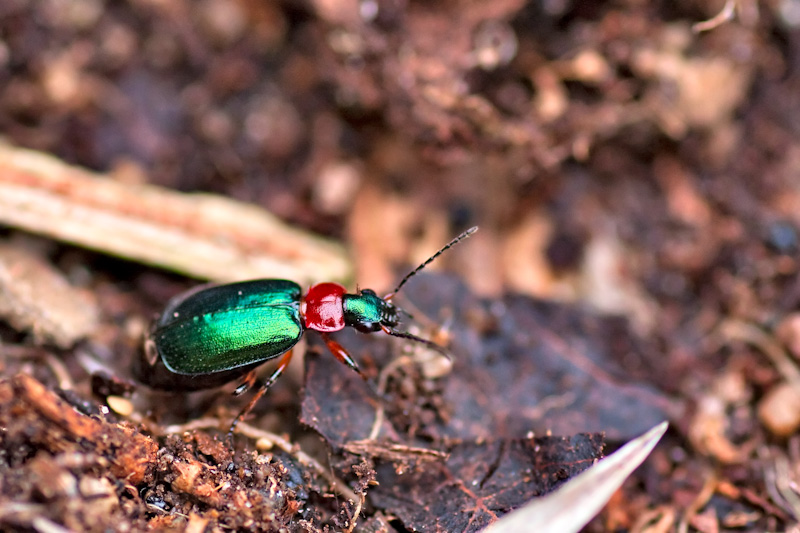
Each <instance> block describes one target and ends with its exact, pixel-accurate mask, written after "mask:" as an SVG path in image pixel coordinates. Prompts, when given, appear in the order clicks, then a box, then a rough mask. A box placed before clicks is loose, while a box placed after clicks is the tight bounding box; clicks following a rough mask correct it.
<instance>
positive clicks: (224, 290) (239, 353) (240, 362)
mask: <svg viewBox="0 0 800 533" xmlns="http://www.w3.org/2000/svg"><path fill="white" fill-rule="evenodd" d="M302 333H303V326H302V322H301V319H300V286H299V285H298V284H297V283H294V282H293V281H286V280H276V279H268V280H255V281H245V282H240V283H232V284H229V285H219V286H216V287H210V288H207V289H204V290H201V291H199V292H196V293H194V294H190V295H189V297H182V298H181V299H180V300H178V301H175V302H172V303H170V305H169V306H168V307H167V308H166V309H165V310H164V313H163V314H162V315H161V317H160V318H159V319H158V321H157V322H156V327H155V329H154V331H153V333H152V339H153V341H154V342H155V345H156V347H157V348H158V353H159V355H160V356H161V358H162V359H163V360H164V364H165V365H166V367H167V368H168V369H169V370H170V371H171V372H174V373H175V374H184V375H197V374H211V373H214V372H224V371H226V370H232V369H235V368H241V367H243V366H248V365H250V364H253V363H261V362H264V361H266V360H268V359H271V358H273V357H277V356H278V355H280V354H282V353H284V352H286V351H287V350H289V348H291V347H292V346H294V345H295V344H297V341H299V340H300V336H301V335H302Z"/></svg>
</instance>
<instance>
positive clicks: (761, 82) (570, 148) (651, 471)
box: [0, 0, 800, 533]
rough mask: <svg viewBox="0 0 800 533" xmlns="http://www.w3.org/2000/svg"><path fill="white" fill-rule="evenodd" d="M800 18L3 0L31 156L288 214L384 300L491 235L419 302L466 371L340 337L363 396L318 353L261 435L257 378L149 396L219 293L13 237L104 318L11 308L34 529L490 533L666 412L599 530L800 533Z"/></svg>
mask: <svg viewBox="0 0 800 533" xmlns="http://www.w3.org/2000/svg"><path fill="white" fill-rule="evenodd" d="M726 6H727V7H726ZM727 8H732V10H730V12H729V14H730V17H727V18H725V17H721V16H720V17H718V15H719V14H720V13H722V14H724V13H725V12H726V11H725V9H727ZM721 10H722V11H721ZM795 11H796V7H793V5H792V3H791V2H778V1H773V2H761V3H757V2H755V1H754V0H738V1H736V0H733V1H729V2H727V4H725V5H723V4H722V3H720V2H695V1H690V2H682V3H674V2H642V1H636V0H622V1H619V2H558V1H555V2H552V1H551V2H539V3H536V2H529V3H526V2H523V1H521V0H500V1H496V2H470V1H464V0H462V1H455V0H447V1H443V2H436V3H429V2H409V1H404V0H377V1H361V2H358V1H356V0H311V1H308V2H291V1H282V2H255V1H251V0H235V1H230V0H201V1H199V2H188V1H186V0H177V1H171V2H158V1H154V0H129V1H126V2H102V1H100V0H84V1H81V2H70V1H68V0H46V1H40V2H26V1H24V0H6V1H4V2H2V5H0V133H1V134H2V136H3V138H4V141H5V142H7V143H10V144H12V145H14V146H18V147H21V148H27V149H34V150H38V151H41V152H44V153H47V154H52V155H53V156H55V157H57V158H59V159H61V160H63V161H65V162H67V163H69V164H74V165H78V166H81V167H85V168H88V169H91V170H94V171H97V172H100V173H102V174H103V175H105V176H107V178H108V179H109V180H116V181H119V182H121V183H126V184H130V186H131V187H135V186H136V185H137V184H140V183H145V182H146V183H149V184H153V185H158V186H162V187H164V188H168V189H173V190H178V191H185V192H198V191H202V192H207V193H212V194H217V195H221V196H226V197H230V198H234V199H237V200H240V201H243V202H247V203H251V204H255V205H257V206H260V207H261V208H263V209H265V210H267V211H269V212H271V213H273V214H275V215H277V216H278V217H280V218H281V219H282V220H284V221H286V222H288V223H290V224H293V225H295V226H297V227H299V228H302V229H304V230H306V231H309V232H314V233H317V234H322V235H325V236H327V237H330V238H332V239H336V240H339V241H341V242H343V243H344V244H345V245H346V246H347V247H348V249H349V251H350V253H351V256H352V259H353V263H354V267H355V272H356V279H355V280H353V283H352V286H351V287H349V288H350V289H354V288H355V286H356V285H357V286H358V287H360V288H365V287H370V288H374V289H375V290H376V291H378V293H379V294H385V293H388V292H389V291H390V290H392V288H393V287H394V285H395V284H396V283H397V280H398V279H400V278H401V277H402V275H403V274H404V273H406V272H408V271H409V269H410V268H413V267H414V266H415V265H417V264H419V263H420V262H421V261H423V260H424V259H425V258H426V257H429V256H430V255H431V254H432V253H433V252H435V251H436V250H437V249H438V248H439V247H441V246H442V245H443V244H445V243H446V242H447V241H448V240H449V239H450V238H452V237H453V236H455V235H457V234H458V233H460V232H461V231H463V230H464V229H466V228H468V227H470V226H473V225H478V226H479V227H480V231H479V232H478V233H476V234H475V235H474V236H472V237H470V238H469V239H468V240H467V241H465V242H464V243H462V244H459V245H458V246H456V247H454V248H453V249H452V250H448V251H447V252H446V253H445V254H444V255H443V256H442V257H441V258H440V259H437V260H436V261H435V262H434V263H433V264H432V265H431V266H430V267H429V268H426V270H425V271H424V272H423V273H421V274H419V275H417V276H414V278H412V279H411V280H410V281H409V282H408V284H407V286H405V287H404V288H403V290H402V292H401V293H400V294H399V295H398V297H397V300H396V303H397V304H398V305H399V306H400V307H402V308H403V309H404V310H406V311H407V312H408V314H410V315H412V316H413V319H408V318H407V317H405V316H404V318H405V319H406V322H405V323H404V325H403V327H404V328H405V329H404V330H403V331H410V332H411V333H413V334H415V335H418V336H420V337H423V338H426V339H433V340H434V341H435V342H436V343H437V344H439V345H441V346H444V347H446V351H447V354H448V355H449V357H450V360H448V359H447V358H444V357H442V356H441V355H438V354H437V352H436V351H435V350H429V349H426V347H425V345H424V344H422V343H414V342H408V341H407V340H404V339H398V338H391V337H389V336H386V335H383V334H382V333H375V334H372V335H361V334H357V333H355V332H353V331H347V332H343V333H342V334H336V336H335V338H336V340H337V341H338V342H339V343H340V344H341V345H342V346H344V347H345V348H346V349H347V350H348V352H349V353H350V354H352V355H353V357H354V359H355V360H356V361H357V362H358V363H359V365H360V367H361V370H362V372H363V373H364V375H365V376H366V380H362V379H361V378H359V376H358V375H357V374H355V373H354V372H352V371H351V370H349V369H347V368H346V367H345V366H344V365H340V364H338V362H337V361H336V360H335V358H333V357H330V354H329V353H327V348H326V346H325V343H324V342H323V341H322V340H321V339H320V337H319V336H317V335H314V334H313V332H309V333H308V334H307V335H305V339H304V343H303V344H304V346H303V347H301V348H300V349H299V350H298V352H300V354H304V357H300V354H298V355H297V356H296V357H295V359H296V361H297V363H295V364H293V365H292V366H291V367H290V368H289V371H288V372H287V375H285V376H283V377H282V378H281V380H279V381H278V382H277V383H276V384H275V386H274V387H272V389H270V391H269V392H268V393H267V394H266V395H265V396H264V397H263V398H262V399H261V400H260V401H259V402H258V403H257V404H256V406H255V408H254V409H253V411H252V413H250V415H249V416H248V418H247V420H246V421H245V423H244V424H242V427H241V428H240V431H238V432H237V434H236V435H235V436H234V437H233V439H231V440H229V439H228V438H227V436H226V432H227V428H228V426H229V424H230V422H231V421H232V420H233V418H234V417H235V416H236V414H237V413H238V412H239V411H240V409H241V408H242V407H243V406H244V405H245V404H246V403H247V402H248V400H249V398H250V397H251V396H248V394H252V393H247V394H245V395H244V396H243V397H231V392H233V390H234V389H235V388H236V386H237V385H238V384H239V383H237V382H232V383H230V384H229V385H226V386H225V387H223V388H222V389H211V390H207V391H200V392H192V393H185V392H181V391H167V392H163V391H162V392H159V391H154V390H151V389H149V388H148V387H146V386H144V385H142V384H141V383H138V382H136V381H135V380H134V379H133V375H132V372H131V368H132V366H133V362H134V361H135V360H137V358H141V357H142V342H141V341H142V337H143V335H144V334H145V333H146V332H147V329H148V326H147V324H148V323H149V321H150V320H151V318H152V317H153V316H156V315H157V314H158V313H159V312H160V311H161V310H162V309H163V308H164V306H165V305H166V303H167V302H168V301H169V299H170V298H171V297H173V296H175V295H176V294H179V293H181V292H182V291H184V290H188V289H190V288H191V287H193V286H195V285H196V284H197V282H196V281H192V280H189V279H187V278H185V277H183V276H181V275H179V274H175V273H167V272H164V271H162V270H159V269H157V268H153V267H151V266H147V265H143V264H137V263H134V262H130V261H125V260H122V259H116V258H111V257H109V256H107V255H106V254H104V253H103V250H95V251H89V250H84V249H81V248H79V247H75V246H73V245H70V244H69V243H59V242H55V241H53V240H49V239H47V238H44V237H41V236H35V235H33V234H32V233H30V232H31V231H32V230H31V228H25V227H23V228H22V229H18V228H11V227H5V228H0V237H2V238H3V240H4V241H7V242H6V243H4V245H3V246H4V247H5V246H11V247H18V248H24V249H26V250H27V251H28V252H31V251H32V252H31V253H33V254H34V255H36V256H37V257H39V261H41V262H42V263H43V266H42V268H43V269H44V270H47V269H50V270H53V271H55V273H56V274H55V275H56V276H61V277H64V278H66V279H67V280H68V281H69V285H71V286H73V287H79V292H80V293H81V296H80V298H75V299H74V300H75V301H76V302H77V301H78V300H80V302H82V303H80V305H82V306H84V305H95V306H96V311H92V312H87V313H86V315H83V314H81V315H80V317H79V316H78V315H76V314H75V313H73V312H71V311H63V312H64V313H65V314H64V315H63V318H58V317H56V318H54V317H52V316H47V317H46V318H47V319H46V320H45V319H44V317H43V315H42V314H41V313H40V314H39V315H36V314H35V313H34V314H33V315H32V316H33V318H26V317H28V316H31V315H30V314H29V313H28V311H29V309H28V307H26V306H25V304H23V303H20V302H24V300H25V294H24V293H25V291H20V293H21V294H17V292H14V291H11V290H10V289H4V290H0V295H3V296H4V298H5V301H3V302H2V303H0V312H2V316H3V317H4V318H3V320H2V321H1V322H0V378H2V379H1V380H0V428H2V430H3V431H2V432H0V530H3V531H64V530H71V531H162V530H163V531H191V532H199V531H225V530H234V531H348V532H349V531H365V532H366V531H387V532H388V531H397V532H404V531H478V530H480V529H481V528H483V527H485V526H486V525H487V524H489V523H491V522H493V521H495V520H496V519H497V518H498V517H500V516H502V515H503V514H505V513H506V512H508V511H509V510H512V509H514V508H516V507H519V506H520V505H522V504H523V503H525V502H526V501H529V500H530V499H531V498H535V497H536V496H539V495H542V494H545V493H547V492H549V491H551V490H553V489H554V488H556V487H558V486H560V485H561V484H563V482H564V481H566V480H568V479H569V478H570V477H571V476H573V475H574V474H576V473H578V472H580V471H582V470H584V469H585V468H587V467H588V466H590V465H591V464H592V463H593V462H594V461H595V460H596V459H598V458H599V457H601V456H602V455H604V454H608V453H609V452H612V451H613V450H614V449H616V448H617V447H619V446H620V445H622V444H624V443H625V442H627V441H628V440H630V439H632V438H634V437H636V436H637V435H639V434H641V433H643V432H644V431H646V430H648V429H649V428H651V427H653V426H654V425H656V424H657V423H659V422H660V421H661V420H665V419H666V420H669V421H670V430H669V432H668V433H667V435H666V436H665V437H664V439H663V440H662V442H661V443H660V444H659V446H658V447H657V448H656V450H655V451H654V452H653V454H652V455H651V457H650V458H649V459H648V461H647V463H645V465H644V466H643V467H642V468H640V469H639V470H638V471H637V472H636V473H635V474H634V476H633V477H632V478H631V479H630V480H629V481H628V482H627V483H626V484H625V485H624V487H623V488H622V489H620V491H618V493H617V494H616V495H615V497H614V498H612V500H611V502H610V503H609V505H608V506H607V507H606V508H605V509H604V511H603V512H602V513H601V514H600V515H599V516H598V517H596V518H595V519H594V520H593V521H592V522H591V523H590V524H589V525H588V526H586V531H590V532H594V531H619V532H628V531H630V532H634V531H635V532H644V531H699V532H703V533H705V532H708V533H712V532H718V531H743V532H751V531H753V532H756V531H767V530H770V531H778V530H789V529H790V528H792V527H797V524H798V519H800V507H799V506H798V504H797V503H796V500H797V494H796V490H795V487H796V485H797V482H798V461H800V439H799V438H798V428H800V407H798V406H800V401H799V400H800V371H798V366H799V365H800V362H798V359H799V358H800V342H798V339H800V333H798V332H800V318H799V317H800V314H798V307H800V283H798V279H800V278H799V277H798V276H797V271H798V259H797V258H798V251H799V250H800V242H799V241H798V231H800V187H798V184H800V178H799V177H798V162H800V145H798V146H795V145H796V144H797V142H796V139H797V138H798V133H800V99H799V98H798V95H799V94H800V62H798V61H796V60H795V59H796V55H797V54H796V52H798V50H800V31H798V18H797V14H796V13H795ZM715 17H716V18H715ZM704 21H705V22H706V24H700V23H703V22H704ZM698 24H700V25H699V26H698ZM795 44H798V47H795ZM796 68H797V69H798V70H797V71H796V70H795V69H796ZM796 111H797V113H798V114H797V116H795V112H796ZM793 161H794V163H792V162H793ZM0 181H2V178H0ZM54 216H55V215H54ZM58 216H63V217H69V214H59V215H58ZM65 220H66V218H65ZM26 230H27V231H26ZM14 253H16V252H14ZM1 262H2V258H0V263H1ZM12 270H13V269H12ZM19 270H24V271H25V273H26V274H29V278H30V279H33V281H32V282H31V281H30V279H27V280H26V283H31V286H33V287H38V288H41V287H44V286H45V285H43V284H44V283H45V281H43V280H44V279H50V278H49V276H50V275H51V274H50V273H48V272H45V271H44V270H42V272H41V273H39V269H38V267H30V268H29V267H24V268H22V267H19V268H18V269H17V271H19ZM434 270H441V271H446V272H447V274H442V273H438V272H433V271H434ZM12 274H13V272H12ZM17 274H19V272H17ZM265 276H267V277H268V275H267V274H265ZM0 277H1V276H0ZM11 279H12V280H13V279H19V278H13V277H12V278H11ZM319 281H325V280H319ZM356 282H357V283H356ZM2 283H3V280H2V279H0V286H2ZM60 283H61V282H58V283H56V284H55V285H54V286H56V287H58V288H57V289H53V291H50V290H45V291H40V292H45V293H47V292H54V291H56V290H57V291H61V290H62V288H61V285H60ZM10 286H17V287H18V286H19V283H17V282H14V281H12V283H11V285H7V287H10ZM47 287H50V285H47ZM5 295H13V297H14V300H13V302H16V303H13V305H12V304H9V301H11V300H9V299H8V298H7V297H6V296H5ZM41 298H42V297H41V296H36V299H37V300H40V299H41ZM59 298H60V299H59V302H64V303H63V307H64V309H69V303H70V302H71V301H72V300H73V299H72V298H70V297H69V296H67V297H62V296H60V297H59ZM84 298H88V300H89V301H90V302H94V303H93V304H92V303H84ZM4 305H5V306H11V307H13V309H11V310H6V309H5V308H4V307H3V306H4ZM61 306H62V304H61V303H59V309H60V308H61ZM44 307H45V309H48V306H47V305H45V306H44ZM53 308H55V306H53ZM84 316H86V317H88V318H86V319H85V320H84V319H83V317H84ZM78 318H81V319H80V320H78ZM26 321H28V322H30V321H32V322H33V323H34V325H32V326H30V327H27V326H25V324H26V323H28V322H26ZM43 324H51V326H49V327H50V328H51V329H53V330H57V333H52V334H48V331H46V330H47V329H48V328H47V327H45V325H43ZM73 324H74V325H73ZM267 366H269V365H267ZM265 371H266V372H268V371H269V369H266V370H265ZM263 375H264V374H263V373H261V374H260V376H261V377H263Z"/></svg>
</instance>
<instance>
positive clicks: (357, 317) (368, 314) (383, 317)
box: [343, 289, 400, 333]
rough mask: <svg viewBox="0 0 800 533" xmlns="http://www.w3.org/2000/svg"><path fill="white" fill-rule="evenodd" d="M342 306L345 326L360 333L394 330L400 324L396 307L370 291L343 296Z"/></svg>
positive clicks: (364, 290)
mask: <svg viewBox="0 0 800 533" xmlns="http://www.w3.org/2000/svg"><path fill="white" fill-rule="evenodd" d="M343 306H344V322H345V324H346V325H348V326H350V327H353V328H356V329H357V330H358V331H360V332H362V333H372V332H375V331H380V330H382V329H384V328H389V329H394V328H395V327H396V326H397V325H398V324H399V323H400V319H399V317H398V313H397V307H395V306H394V304H392V303H391V302H389V301H387V300H385V299H383V298H381V297H380V296H378V295H377V294H375V291H373V290H371V289H362V290H360V291H358V294H345V295H344V298H343Z"/></svg>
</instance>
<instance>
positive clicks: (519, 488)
mask: <svg viewBox="0 0 800 533" xmlns="http://www.w3.org/2000/svg"><path fill="white" fill-rule="evenodd" d="M602 449H603V437H602V435H599V434H580V435H575V436H573V437H539V438H532V439H511V440H499V441H492V442H465V443H461V444H456V445H454V446H452V447H451V448H449V449H448V450H447V451H448V454H449V456H448V459H447V460H446V461H441V462H430V461H424V462H417V463H415V464H413V465H411V467H410V468H408V469H407V470H404V471H403V472H402V473H398V472H397V469H396V466H395V465H394V464H393V463H390V462H384V463H382V464H381V465H379V466H378V467H377V470H378V481H379V482H380V485H379V486H378V487H375V488H373V489H372V491H371V492H370V497H371V498H372V501H373V502H374V504H375V505H376V506H377V507H379V508H381V509H384V510H385V511H386V512H389V513H393V514H396V515H397V516H398V517H399V518H400V520H401V521H402V522H403V524H404V525H405V526H406V527H407V528H408V529H410V530H412V531H424V532H469V531H479V530H481V529H483V528H484V527H486V526H487V525H489V524H490V523H492V522H494V521H495V520H496V519H497V518H498V517H500V516H502V515H503V514H505V513H507V512H508V511H511V510H513V509H515V508H517V507H519V506H520V505H522V504H524V503H525V502H527V501H528V500H530V499H531V498H534V497H536V496H541V495H542V494H545V493H547V492H550V491H552V490H554V489H555V488H557V487H558V486H559V485H560V484H561V483H563V482H564V481H566V480H567V479H569V478H571V477H572V476H574V475H576V474H578V473H580V472H582V471H583V470H585V469H586V468H588V467H589V466H591V465H592V464H594V462H595V461H596V460H598V459H600V458H601V457H602Z"/></svg>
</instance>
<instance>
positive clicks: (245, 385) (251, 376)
mask: <svg viewBox="0 0 800 533" xmlns="http://www.w3.org/2000/svg"><path fill="white" fill-rule="evenodd" d="M255 383H256V371H255V370H251V371H250V372H248V373H247V375H245V377H244V379H243V380H242V383H241V385H239V386H238V387H236V389H235V390H234V391H233V395H234V396H241V395H242V394H244V393H245V391H247V389H249V388H251V387H252V386H253V385H255Z"/></svg>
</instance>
